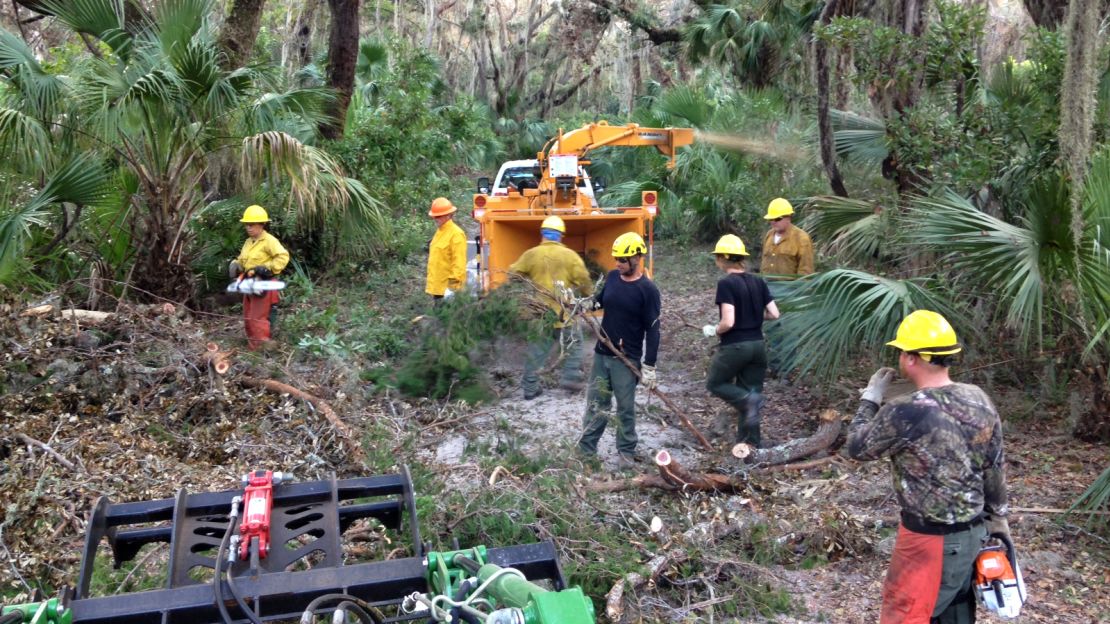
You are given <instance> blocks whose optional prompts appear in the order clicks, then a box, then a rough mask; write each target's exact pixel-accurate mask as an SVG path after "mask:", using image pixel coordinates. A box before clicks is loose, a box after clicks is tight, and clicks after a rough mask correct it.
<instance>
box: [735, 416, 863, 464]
mask: <svg viewBox="0 0 1110 624" xmlns="http://www.w3.org/2000/svg"><path fill="white" fill-rule="evenodd" d="M841 420H842V419H841V416H840V412H838V411H836V410H832V409H827V410H825V411H823V412H821V415H820V416H819V424H818V425H817V431H816V432H815V433H814V434H813V435H811V436H809V437H808V438H799V439H797V440H790V441H789V442H783V443H782V444H779V445H778V446H772V447H771V448H765V449H757V448H752V446H751V445H750V444H747V443H744V442H741V443H739V444H737V445H736V446H734V447H732V456H733V457H735V458H736V459H739V460H742V461H744V462H745V463H749V464H753V465H755V466H761V467H762V466H775V465H778V464H788V463H790V462H793V461H797V460H799V459H802V458H804V457H809V456H811V455H814V454H816V453H818V452H820V451H823V450H825V449H827V448H829V447H830V446H832V444H833V442H836V438H837V436H839V435H840V426H841Z"/></svg>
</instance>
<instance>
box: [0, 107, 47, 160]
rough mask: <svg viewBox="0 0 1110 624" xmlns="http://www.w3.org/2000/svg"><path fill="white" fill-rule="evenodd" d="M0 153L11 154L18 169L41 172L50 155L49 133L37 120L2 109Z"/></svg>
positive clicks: (14, 111)
mask: <svg viewBox="0 0 1110 624" xmlns="http://www.w3.org/2000/svg"><path fill="white" fill-rule="evenodd" d="M0 153H3V154H9V155H10V156H9V158H11V159H13V160H14V164H15V165H16V166H18V167H21V168H23V169H25V170H26V169H37V170H38V171H41V170H42V169H44V168H45V165H46V162H45V161H46V159H47V158H48V157H49V155H50V151H49V133H48V132H47V131H46V129H44V128H43V127H42V124H40V123H39V121H38V120H37V119H34V118H32V117H30V116H28V115H26V114H24V113H22V112H20V111H17V110H13V109H10V108H0ZM38 171H36V172H35V173H37V172H38Z"/></svg>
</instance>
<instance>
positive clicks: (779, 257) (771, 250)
mask: <svg viewBox="0 0 1110 624" xmlns="http://www.w3.org/2000/svg"><path fill="white" fill-rule="evenodd" d="M793 215H794V206H792V205H790V202H788V201H786V200H785V199H783V198H781V197H778V198H775V199H773V200H771V203H770V204H769V205H768V206H767V214H765V215H763V218H764V219H766V220H767V221H770V222H771V229H770V230H768V231H767V235H766V236H764V237H763V260H762V264H761V266H760V271H761V272H762V273H763V275H770V276H784V277H786V276H789V277H797V276H799V275H809V274H810V273H813V241H811V240H810V239H809V234H807V233H806V231H805V230H803V229H802V228H800V227H798V226H796V225H794V224H793V223H791V221H792V219H793Z"/></svg>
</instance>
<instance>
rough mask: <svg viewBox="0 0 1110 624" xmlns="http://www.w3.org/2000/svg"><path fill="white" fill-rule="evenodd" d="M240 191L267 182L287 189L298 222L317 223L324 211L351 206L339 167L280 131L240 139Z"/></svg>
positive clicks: (348, 192) (320, 152)
mask: <svg viewBox="0 0 1110 624" xmlns="http://www.w3.org/2000/svg"><path fill="white" fill-rule="evenodd" d="M241 170H242V176H241V178H240V180H241V182H242V184H243V186H244V188H248V189H249V188H252V187H254V186H255V185H256V184H259V183H261V182H263V181H268V182H269V184H270V186H271V187H272V188H275V189H277V188H286V187H287V188H288V190H289V202H290V204H292V206H293V207H294V208H295V209H296V210H297V212H298V213H299V218H298V219H297V221H298V223H303V224H306V225H307V224H313V223H320V222H321V219H322V217H323V215H324V211H326V210H328V209H331V210H336V209H345V208H346V207H347V206H349V205H351V195H350V189H351V187H350V186H349V185H348V183H347V180H348V178H347V177H346V176H344V175H343V172H342V168H341V167H340V166H339V163H337V162H336V161H335V160H334V159H333V158H332V157H331V156H330V155H329V154H328V153H327V152H324V151H323V150H320V149H317V148H314V147H311V146H309V145H305V144H304V143H302V142H300V141H298V140H297V139H296V138H295V137H293V136H291V135H288V134H285V133H283V132H263V133H260V134H255V135H252V136H248V137H246V138H244V139H243V150H242V158H241Z"/></svg>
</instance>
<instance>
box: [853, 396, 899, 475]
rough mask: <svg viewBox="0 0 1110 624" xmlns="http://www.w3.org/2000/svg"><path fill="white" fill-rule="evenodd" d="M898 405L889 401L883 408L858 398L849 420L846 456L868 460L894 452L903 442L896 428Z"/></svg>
mask: <svg viewBox="0 0 1110 624" xmlns="http://www.w3.org/2000/svg"><path fill="white" fill-rule="evenodd" d="M899 407H900V405H899V404H897V403H888V404H886V405H884V406H883V407H882V408H879V406H878V405H876V404H875V403H872V402H871V401H860V405H859V409H858V410H856V415H855V417H853V418H852V423H851V424H850V425H848V443H847V444H846V445H845V449H846V450H847V453H848V457H851V458H852V459H857V460H860V461H871V460H875V459H879V458H881V457H883V456H885V455H888V454H891V453H895V452H897V451H898V450H900V449H901V448H902V446H903V445H904V444H905V442H906V440H905V436H904V434H903V432H902V431H901V428H900V427H898V422H900V421H902V420H903V419H900V418H898V414H897V411H898V409H899Z"/></svg>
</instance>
